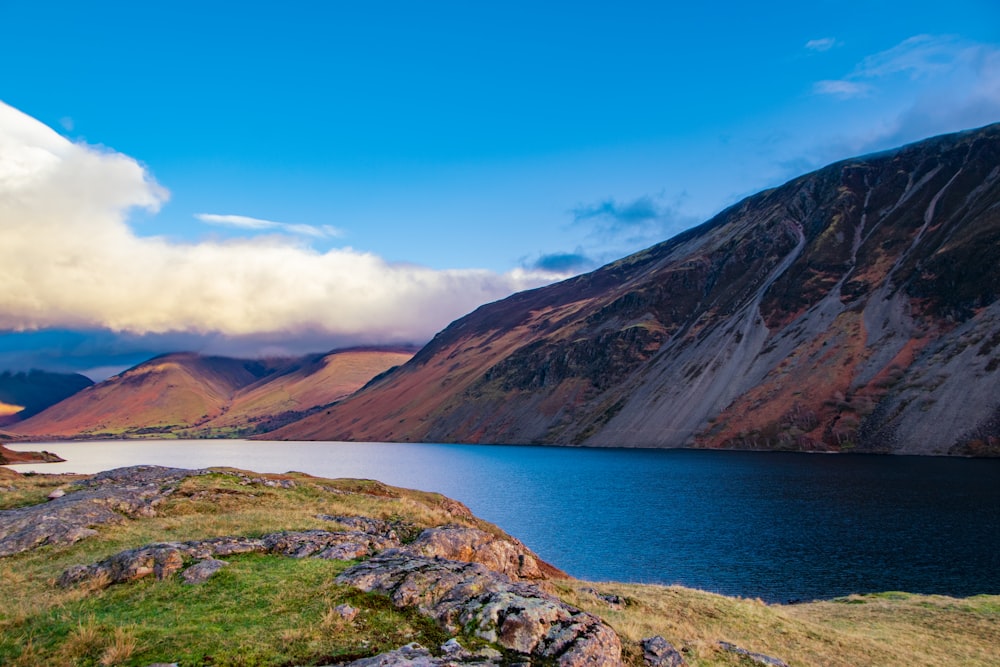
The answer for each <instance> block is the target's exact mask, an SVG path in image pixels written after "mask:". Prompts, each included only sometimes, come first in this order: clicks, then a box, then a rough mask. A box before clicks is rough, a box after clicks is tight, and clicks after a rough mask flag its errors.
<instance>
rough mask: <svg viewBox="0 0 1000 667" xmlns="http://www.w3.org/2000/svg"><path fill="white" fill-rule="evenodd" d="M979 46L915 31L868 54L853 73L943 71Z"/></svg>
mask: <svg viewBox="0 0 1000 667" xmlns="http://www.w3.org/2000/svg"><path fill="white" fill-rule="evenodd" d="M980 48H982V47H981V46H979V45H971V44H966V43H963V42H962V41H961V40H960V39H958V38H956V37H951V36H934V35H915V36H913V37H910V38H909V39H906V40H903V41H902V42H900V43H899V44H897V45H896V46H894V47H892V48H891V49H887V50H885V51H881V52H879V53H876V54H874V55H871V56H868V57H867V58H865V59H864V60H862V61H861V63H860V64H859V65H858V66H857V68H856V69H855V71H854V74H853V76H854V77H857V78H865V79H878V78H882V77H886V76H891V75H893V74H899V73H905V74H908V75H909V76H910V77H912V78H919V77H922V76H933V75H939V74H947V73H948V72H951V71H953V70H954V69H955V68H956V67H958V66H960V65H961V63H962V61H964V60H966V59H967V58H968V56H969V54H970V52H973V51H976V50H979V49H980Z"/></svg>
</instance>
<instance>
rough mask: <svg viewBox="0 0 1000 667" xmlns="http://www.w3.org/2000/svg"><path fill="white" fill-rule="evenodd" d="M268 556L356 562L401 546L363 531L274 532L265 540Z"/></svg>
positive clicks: (388, 539) (393, 540) (397, 542)
mask: <svg viewBox="0 0 1000 667" xmlns="http://www.w3.org/2000/svg"><path fill="white" fill-rule="evenodd" d="M264 546H265V547H266V549H267V552H268V553H272V554H279V555H283V556H291V557H293V558H305V557H306V556H312V557H315V558H325V559H327V560H354V559H355V558H363V557H365V556H370V555H371V554H373V553H375V552H377V551H382V550H383V549H388V548H391V547H398V546H399V540H395V539H390V538H387V537H383V536H381V535H371V534H369V533H361V532H339V533H334V532H328V531H325V530H304V531H300V532H291V531H289V532H283V533H274V534H272V535H268V536H267V537H265V538H264Z"/></svg>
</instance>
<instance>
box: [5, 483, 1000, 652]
mask: <svg viewBox="0 0 1000 667" xmlns="http://www.w3.org/2000/svg"><path fill="white" fill-rule="evenodd" d="M260 477H261V478H262V481H260V482H256V483H250V484H247V483H246V480H241V479H240V478H238V477H234V476H231V475H228V474H225V473H223V472H220V473H219V474H214V475H209V476H204V477H196V478H190V479H188V480H185V481H184V482H183V483H182V485H181V487H180V489H179V490H178V491H177V492H176V493H175V494H174V495H173V496H171V497H170V499H169V500H168V501H167V503H166V504H165V505H163V506H161V507H160V508H159V511H158V516H156V517H152V518H144V519H138V520H129V521H126V522H124V523H122V524H119V525H115V526H111V527H104V528H101V529H100V534H99V535H98V536H97V537H93V538H90V539H87V540H84V541H82V542H79V543H77V544H76V545H73V546H65V547H51V546H47V547H42V548H39V549H37V550H35V551H32V552H28V553H25V554H21V555H17V556H11V557H7V558H3V559H0V595H2V599H3V600H4V603H3V604H2V605H0V664H3V665H19V666H28V665H31V666H34V665H117V664H121V665H148V664H150V663H154V662H179V663H180V664H181V665H209V664H210V665H246V666H250V665H294V664H298V665H310V664H313V665H315V664H328V663H333V662H340V661H344V660H347V659H351V658H355V657H361V656H364V655H371V654H373V653H377V652H381V651H385V650H390V649H393V648H397V647H399V646H400V645H402V644H405V643H408V642H410V641H417V642H420V643H421V644H424V645H425V646H428V647H436V646H439V645H440V644H441V643H442V642H443V641H444V640H445V639H447V636H446V635H445V634H444V633H443V632H442V631H441V630H440V629H439V628H438V627H436V626H435V625H434V624H433V623H432V622H430V621H428V620H427V619H424V618H422V617H420V616H419V615H418V614H416V613H414V612H413V611H410V610H403V611H400V610H397V609H394V608H393V607H392V606H391V604H389V602H388V600H387V599H386V598H384V597H382V596H379V595H373V594H365V593H360V592H358V591H355V590H353V589H349V588H347V587H345V586H341V585H339V584H336V583H335V582H334V578H335V577H336V575H337V574H338V573H339V572H341V571H343V570H344V569H345V568H347V567H349V566H350V565H351V563H349V562H337V561H323V560H313V559H304V560H294V559H288V558H283V557H279V556H267V555H259V554H247V555H243V556H235V557H227V558H226V560H228V561H229V562H230V566H229V567H227V568H225V569H223V570H222V571H221V572H220V573H219V574H218V575H216V576H215V577H213V578H212V579H210V580H209V581H208V582H207V583H205V584H203V585H200V586H189V585H185V584H183V583H181V582H180V581H179V580H178V579H177V578H173V579H169V580H165V581H155V580H152V578H148V579H144V580H141V581H138V582H134V583H131V584H122V585H115V586H111V587H109V588H106V589H95V588H87V587H78V588H70V589H63V588H60V587H58V586H57V585H56V583H55V580H56V578H57V577H58V576H59V575H60V573H61V572H63V570H65V569H66V568H68V567H70V566H71V565H75V564H80V563H90V562H94V561H97V560H100V559H101V558H104V557H106V556H109V555H111V554H113V553H116V552H118V551H121V550H122V549H126V548H130V547H135V546H139V545H143V544H148V543H150V542H157V541H181V540H192V539H202V538H207V537H213V536H219V535H248V536H255V535H262V534H266V533H269V532H274V531H277V530H286V529H288V530H292V529H294V530H304V529H310V528H323V529H329V528H330V526H331V524H330V523H329V522H327V521H322V520H320V519H318V518H316V515H317V514H334V515H336V514H348V515H355V514H362V515H366V516H372V517H376V518H382V519H392V520H404V521H408V522H411V523H413V524H415V525H416V526H419V527H429V526H434V525H441V524H445V523H454V522H460V523H465V524H468V525H475V526H477V527H479V528H482V529H485V530H488V531H490V532H493V533H495V534H499V532H500V531H499V530H498V529H497V528H495V527H493V526H490V525H489V524H486V523H485V522H482V521H479V520H478V519H475V518H472V517H462V516H461V515H460V514H459V515H456V514H455V513H453V512H449V509H451V510H454V506H453V505H452V504H450V502H449V501H448V500H447V499H445V498H443V497H442V496H440V495H437V494H432V493H422V492H418V491H407V490H403V489H396V488H393V487H388V486H385V485H383V484H380V483H378V482H372V481H357V480H322V479H317V478H312V477H308V476H305V475H295V474H293V475H288V476H274V475H269V476H260ZM264 478H269V479H281V478H290V479H293V480H294V481H295V483H296V486H295V487H294V488H288V489H285V488H275V487H271V486H268V485H266V484H265V483H264ZM69 481H70V478H67V477H47V476H31V477H11V476H8V477H4V478H3V479H0V487H2V488H3V489H6V490H4V491H0V508H10V507H16V506H21V505H24V504H30V503H34V502H39V501H42V500H43V499H44V497H45V496H46V495H47V494H48V493H49V492H50V491H51V490H52V489H54V488H56V487H58V486H61V485H65V484H66V483H67V482H69ZM546 586H548V587H549V589H550V591H551V592H554V593H555V594H557V595H559V596H560V597H562V598H563V599H565V600H566V601H568V602H570V603H571V604H574V605H576V606H579V607H581V608H583V609H585V610H587V611H591V612H593V613H595V614H597V615H598V616H600V617H602V618H603V619H604V620H605V621H607V622H608V623H609V624H610V625H611V626H612V627H614V628H615V629H616V630H617V631H618V633H619V634H620V635H621V637H622V639H623V640H624V642H625V644H626V656H627V658H628V659H629V661H630V662H631V663H632V664H637V665H638V664H641V663H642V660H641V651H640V650H639V648H638V641H639V640H640V639H642V638H645V637H649V636H651V635H655V634H659V635H662V636H663V637H665V638H666V639H667V640H668V641H670V642H671V643H673V644H674V645H675V646H677V647H678V648H680V649H682V650H683V651H684V654H685V658H686V659H687V661H688V663H689V664H691V665H747V664H751V663H749V662H747V659H746V658H740V657H739V656H737V655H735V654H732V653H729V652H726V651H724V650H722V649H721V648H720V647H719V644H718V642H719V641H727V642H732V643H734V644H737V645H739V646H742V647H744V648H747V649H749V650H751V651H757V652H761V653H766V654H768V655H772V656H776V657H779V658H781V659H783V660H785V661H786V662H787V663H788V664H789V665H793V666H796V665H844V666H848V665H850V666H856V665H928V666H929V665H984V666H985V665H996V664H997V663H996V660H997V658H996V646H998V645H1000V596H980V597H974V598H967V599H954V598H946V597H938V596H916V595H907V594H902V593H899V594H881V595H870V596H852V597H849V598H845V599H841V600H835V601H828V602H813V603H808V604H798V605H790V606H781V605H766V604H763V603H761V602H759V601H754V600H744V599H736V598H727V597H722V596H718V595H713V594H709V593H704V592H700V591H695V590H689V589H684V588H679V587H661V586H649V585H633V584H617V583H615V584H605V583H601V584H594V583H587V582H581V581H576V580H564V581H556V582H550V583H548V584H546ZM595 590H596V592H597V594H595V592H594V591H595ZM611 596H618V598H619V599H620V600H621V602H620V603H615V602H609V601H608V599H607V598H609V597H611ZM611 599H612V600H614V598H611ZM344 603H347V604H350V605H351V606H353V607H355V608H357V609H359V610H360V613H359V614H358V615H357V617H356V618H354V619H353V620H346V619H345V618H343V617H342V616H341V615H340V614H338V613H337V612H336V611H335V608H336V607H337V605H340V604H344ZM460 641H461V642H462V643H463V644H466V645H476V644H477V641H476V640H473V639H471V638H468V637H461V638H460ZM478 643H479V644H481V643H482V642H481V641H480V642H478Z"/></svg>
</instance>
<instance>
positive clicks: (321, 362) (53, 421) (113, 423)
mask: <svg viewBox="0 0 1000 667" xmlns="http://www.w3.org/2000/svg"><path fill="white" fill-rule="evenodd" d="M412 356H413V351H412V350H407V349H402V348H392V349H379V348H371V349H354V350H342V351H337V352H332V353H330V354H327V355H312V356H309V357H303V358H298V359H277V360H265V361H259V360H246V359H230V358H226V357H205V356H200V355H197V354H191V353H180V354H168V355H164V356H161V357H157V358H155V359H151V360H150V361H147V362H145V363H142V364H139V365H138V366H136V367H135V368H132V369H129V370H127V371H125V372H124V373H121V374H120V375H116V376H114V377H112V378H109V379H108V380H105V381H104V382H101V383H99V384H97V385H94V386H92V387H89V388H88V389H85V390H84V391H81V392H80V393H78V394H76V395H73V396H71V397H70V398H68V399H66V400H65V401H62V402H61V403H58V404H56V405H54V406H52V407H50V408H49V409H47V410H45V411H44V412H42V413H40V414H38V415H36V416H35V417H32V418H31V419H27V420H25V421H23V422H21V423H18V424H15V425H13V426H11V427H9V429H10V430H12V431H15V432H16V433H17V434H19V435H22V436H28V437H31V438H33V439H39V438H45V437H53V438H78V437H89V438H97V437H136V436H157V435H159V436H162V435H165V434H172V435H179V436H185V437H193V436H201V435H240V434H246V433H253V432H257V431H259V430H262V429H264V428H266V427H267V426H269V425H272V424H274V423H283V421H282V420H284V421H287V420H288V419H289V416H288V415H297V416H301V415H302V414H305V413H307V412H308V411H309V410H312V409H314V408H317V407H319V406H324V405H327V404H329V403H331V402H333V401H336V400H338V399H340V398H343V397H344V396H346V395H347V394H349V393H351V392H353V391H356V390H358V389H360V388H361V387H362V386H364V384H365V383H366V382H368V381H369V380H371V379H372V378H373V377H374V376H376V375H378V374H379V373H382V372H384V371H386V370H388V369H389V368H391V367H393V366H397V365H399V364H402V363H404V362H405V361H407V360H408V359H409V358H410V357H412Z"/></svg>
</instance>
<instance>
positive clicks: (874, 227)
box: [270, 124, 1000, 455]
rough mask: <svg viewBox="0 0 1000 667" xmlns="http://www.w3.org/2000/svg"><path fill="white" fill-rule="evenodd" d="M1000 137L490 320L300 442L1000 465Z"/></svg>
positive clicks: (714, 230)
mask: <svg viewBox="0 0 1000 667" xmlns="http://www.w3.org/2000/svg"><path fill="white" fill-rule="evenodd" d="M998 290H1000V124H998V125H992V126H989V127H986V128H982V129H980V130H975V131H969V132H962V133H958V134H952V135H947V136H942V137H937V138H934V139H930V140H927V141H923V142H920V143H916V144H912V145H909V146H906V147H903V148H901V149H898V150H894V151H890V152H886V153H881V154H877V155H870V156H865V157H860V158H855V159H850V160H845V161H842V162H838V163H836V164H833V165H830V166H828V167H826V168H823V169H820V170H818V171H816V172H813V173H811V174H808V175H805V176H802V177H799V178H796V179H794V180H792V181H790V182H788V183H786V184H785V185H783V186H781V187H778V188H775V189H772V190H768V191H765V192H761V193H760V194H757V195H754V196H752V197H749V198H747V199H745V200H743V201H742V202H740V203H738V204H736V205H735V206H733V207H731V208H729V209H727V210H725V211H723V212H722V213H720V214H719V215H718V216H716V217H715V218H713V219H712V220H710V221H708V222H706V223H705V224H703V225H701V226H700V227H697V228H695V229H692V230H689V231H687V232H684V233H683V234H680V235H678V236H677V237H675V238H673V239H671V240H669V241H666V242H664V243H661V244H659V245H657V246H654V247H652V248H650V249H648V250H645V251H643V252H640V253H637V254H635V255H632V256H630V257H627V258H625V259H622V260H620V261H618V262H615V263H613V264H609V265H607V266H605V267H602V268H600V269H598V270H596V271H594V272H592V273H589V274H586V275H582V276H579V277H577V278H573V279H570V280H567V281H564V282H561V283H558V284H555V285H551V286H548V287H543V288H540V289H536V290H532V291H528V292H523V293H519V294H516V295H514V296H511V297H510V298H508V299H505V300H503V301H499V302H497V303H492V304H488V305H485V306H482V307H481V308H479V309H478V310H476V311H475V312H473V313H471V314H469V315H467V316H466V317H463V318H462V319H460V320H457V321H456V322H454V323H453V324H452V325H451V326H449V327H448V328H447V329H445V330H444V331H442V332H441V333H439V334H438V335H437V336H436V337H435V338H434V340H433V341H431V342H430V343H429V344H428V345H427V346H426V347H425V348H424V349H423V350H421V351H420V352H419V353H418V354H417V355H416V356H415V357H414V358H413V359H412V360H411V361H410V362H409V363H407V364H406V365H405V366H403V367H402V368H400V369H399V370H398V371H397V372H395V373H393V374H391V375H390V376H388V377H386V378H384V379H381V380H379V381H377V382H374V383H372V385H371V386H369V387H367V388H366V389H364V390H363V391H361V392H358V393H357V394H354V395H352V396H351V397H349V398H348V399H346V400H344V401H342V402H340V403H338V404H337V405H336V406H333V407H332V408H331V409H330V410H329V411H324V412H323V413H322V414H316V415H312V416H310V417H307V418H305V419H302V420H300V421H299V422H297V423H293V424H290V425H288V426H286V427H284V428H282V429H279V430H278V431H277V432H276V433H274V434H273V435H272V436H270V437H280V438H288V439H332V440H376V441H378V440H390V441H428V442H469V443H549V444H562V445H601V446H619V447H629V446H640V447H682V446H683V447H724V448H737V449H778V450H808V451H859V452H895V453H914V454H959V455H997V454H1000V302H998V299H997V294H998Z"/></svg>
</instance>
